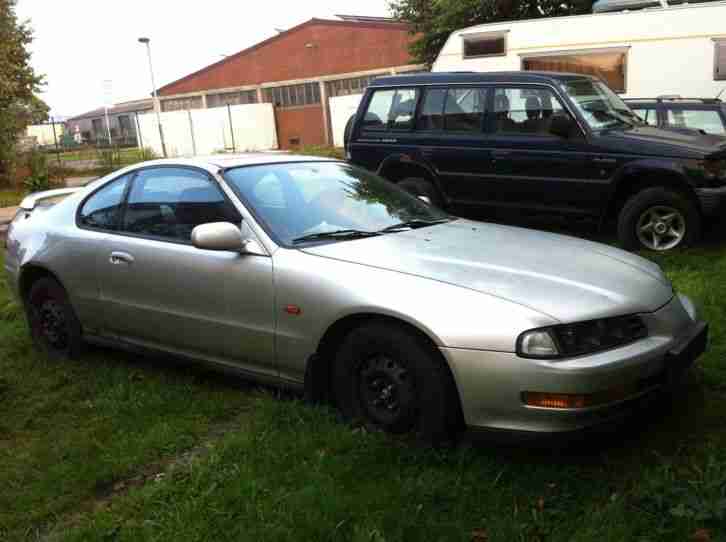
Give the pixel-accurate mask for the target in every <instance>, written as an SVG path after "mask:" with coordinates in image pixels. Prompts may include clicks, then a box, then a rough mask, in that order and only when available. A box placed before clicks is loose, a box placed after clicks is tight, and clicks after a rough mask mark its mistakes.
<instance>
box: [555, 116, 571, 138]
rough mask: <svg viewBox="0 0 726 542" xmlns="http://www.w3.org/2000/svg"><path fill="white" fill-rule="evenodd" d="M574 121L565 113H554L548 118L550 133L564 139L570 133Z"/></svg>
mask: <svg viewBox="0 0 726 542" xmlns="http://www.w3.org/2000/svg"><path fill="white" fill-rule="evenodd" d="M574 128H575V121H573V120H572V117H570V115H568V114H567V113H555V114H554V115H552V118H551V119H550V133H552V134H554V135H556V136H557V137H562V138H564V139H567V138H569V137H570V136H571V135H572V131H573V129H574Z"/></svg>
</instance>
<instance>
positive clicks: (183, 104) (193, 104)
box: [161, 96, 202, 111]
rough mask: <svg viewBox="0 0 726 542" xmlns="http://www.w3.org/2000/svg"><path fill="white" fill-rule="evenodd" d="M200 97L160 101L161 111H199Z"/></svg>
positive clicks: (200, 105) (200, 106)
mask: <svg viewBox="0 0 726 542" xmlns="http://www.w3.org/2000/svg"><path fill="white" fill-rule="evenodd" d="M201 108H202V97H201V96H190V97H189V98H172V99H170V100H162V102H161V109H162V111H186V110H188V109H201Z"/></svg>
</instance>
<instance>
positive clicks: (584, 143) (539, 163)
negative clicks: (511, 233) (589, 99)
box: [488, 85, 617, 216]
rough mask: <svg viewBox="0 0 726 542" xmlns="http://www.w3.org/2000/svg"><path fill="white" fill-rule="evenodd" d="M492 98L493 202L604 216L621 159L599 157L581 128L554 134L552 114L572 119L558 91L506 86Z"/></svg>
mask: <svg viewBox="0 0 726 542" xmlns="http://www.w3.org/2000/svg"><path fill="white" fill-rule="evenodd" d="M491 99H492V107H491V110H492V112H493V114H492V115H490V117H489V119H490V120H489V134H490V137H489V146H490V150H491V153H492V173H491V177H492V178H493V179H495V180H496V181H498V186H499V187H501V189H500V190H499V191H498V192H497V193H496V194H492V196H493V198H492V201H491V202H488V203H491V204H493V205H498V206H502V207H512V208H523V209H530V210H537V211H553V212H558V213H559V212H565V213H573V214H587V215H593V216H595V215H599V213H600V211H601V207H602V202H603V200H604V198H605V197H606V196H607V194H608V185H609V180H610V177H611V176H612V174H613V171H614V169H615V167H616V165H617V160H615V159H613V158H610V157H603V156H599V155H597V154H596V153H595V152H594V149H592V148H591V146H590V144H589V142H588V140H587V139H586V138H585V136H584V134H583V133H582V132H581V131H580V129H579V127H577V134H573V135H572V136H571V137H569V138H566V139H565V138H561V137H558V136H556V135H554V134H552V133H551V132H550V124H551V118H552V117H553V115H569V116H572V115H571V114H570V113H569V111H568V110H567V109H566V108H565V107H564V106H563V105H562V102H561V101H560V99H559V97H558V96H557V95H556V94H555V93H554V92H553V90H552V89H550V88H549V87H540V86H524V85H502V86H497V87H495V88H494V90H493V93H492V96H491Z"/></svg>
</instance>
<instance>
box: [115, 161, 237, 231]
mask: <svg viewBox="0 0 726 542" xmlns="http://www.w3.org/2000/svg"><path fill="white" fill-rule="evenodd" d="M239 220H240V216H239V214H238V213H237V211H236V210H235V209H234V208H233V207H232V206H231V204H230V203H229V202H228V201H227V200H226V199H225V198H224V195H223V193H222V191H221V190H220V188H219V187H218V186H217V185H215V184H214V183H212V181H211V180H210V179H209V178H208V177H207V175H206V174H204V173H202V172H199V171H194V170H190V169H185V168H153V169H146V170H143V171H141V172H140V173H139V174H138V176H137V177H136V179H134V184H133V186H132V188H131V192H130V194H129V198H128V205H127V208H126V212H125V213H124V221H123V222H124V223H123V230H124V231H126V232H128V233H133V234H136V235H145V236H150V237H160V238H162V239H169V240H174V241H183V242H189V241H190V239H191V234H192V230H193V229H194V228H195V227H197V226H199V225H201V224H207V223H210V222H234V223H236V222H238V221H239Z"/></svg>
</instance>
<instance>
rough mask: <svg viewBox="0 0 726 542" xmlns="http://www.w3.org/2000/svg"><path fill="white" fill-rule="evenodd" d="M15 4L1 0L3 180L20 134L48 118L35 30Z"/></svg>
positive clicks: (0, 167)
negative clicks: (34, 54) (34, 60)
mask: <svg viewBox="0 0 726 542" xmlns="http://www.w3.org/2000/svg"><path fill="white" fill-rule="evenodd" d="M15 3H16V0H0V181H3V180H4V181H7V180H8V177H9V175H10V171H11V169H12V164H13V162H14V159H15V146H16V144H17V140H18V136H19V135H20V134H21V133H22V131H23V130H24V129H25V127H26V126H28V125H29V124H31V123H36V122H43V121H44V120H47V118H48V106H47V105H46V104H45V103H44V102H43V101H42V100H41V99H40V98H38V97H37V96H36V93H37V92H38V91H39V89H40V86H41V85H42V83H43V77H42V76H39V75H37V74H36V73H35V70H33V67H32V66H31V65H30V52H29V51H28V45H30V43H31V42H32V40H33V33H32V31H31V29H30V28H29V26H28V25H27V23H21V22H18V19H17V17H16V15H15Z"/></svg>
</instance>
